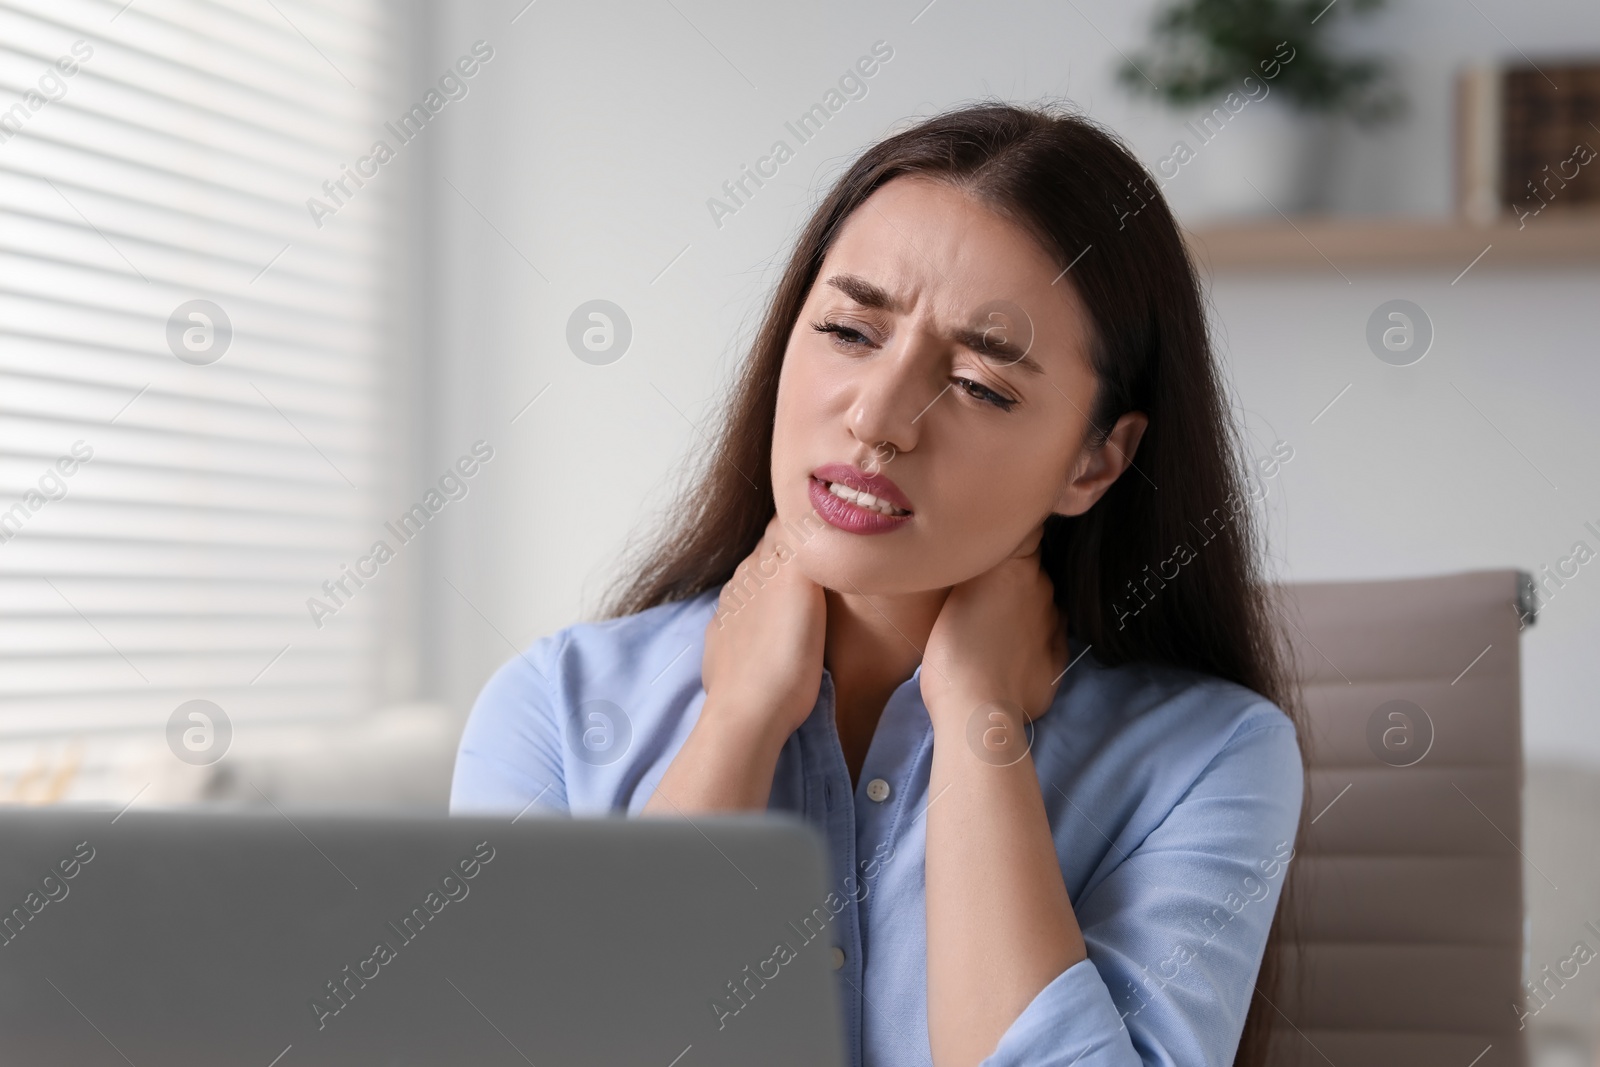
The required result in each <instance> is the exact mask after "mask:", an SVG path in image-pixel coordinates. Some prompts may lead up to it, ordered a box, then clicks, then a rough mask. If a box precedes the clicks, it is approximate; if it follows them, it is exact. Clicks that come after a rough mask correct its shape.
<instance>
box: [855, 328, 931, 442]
mask: <svg viewBox="0 0 1600 1067" xmlns="http://www.w3.org/2000/svg"><path fill="white" fill-rule="evenodd" d="M936 356H937V353H936V352H934V351H933V350H932V347H931V346H930V345H926V344H923V343H922V342H920V341H919V340H918V339H916V338H915V337H912V338H908V339H904V340H902V339H901V338H896V339H895V341H894V342H891V344H889V345H886V346H884V348H882V349H880V350H879V352H878V356H877V358H875V359H873V360H869V361H866V362H864V363H862V364H859V365H858V366H859V370H858V377H857V379H856V389H855V395H854V396H853V397H852V400H851V405H850V412H849V416H848V421H849V426H850V432H851V434H852V435H854V436H855V437H856V439H857V440H859V441H861V442H862V443H864V444H866V445H868V446H873V447H875V446H877V445H879V444H882V443H887V444H889V445H890V446H892V447H893V448H894V449H895V450H896V451H897V452H909V451H910V450H911V449H913V448H915V447H916V444H917V440H918V438H919V436H920V435H921V432H922V428H923V427H924V426H925V425H926V422H925V419H926V416H927V414H928V411H929V409H930V408H931V407H933V405H934V401H936V400H937V399H938V398H939V396H940V395H941V392H942V389H943V388H945V386H944V385H943V383H942V381H941V377H942V376H941V375H939V374H938V373H937V372H936V370H935V362H936Z"/></svg>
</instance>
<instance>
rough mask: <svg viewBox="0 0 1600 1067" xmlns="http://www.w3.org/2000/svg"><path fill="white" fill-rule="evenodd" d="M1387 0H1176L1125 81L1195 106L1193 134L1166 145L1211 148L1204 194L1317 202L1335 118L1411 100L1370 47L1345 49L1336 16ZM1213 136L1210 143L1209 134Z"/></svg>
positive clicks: (1387, 110) (1266, 204) (1396, 108)
mask: <svg viewBox="0 0 1600 1067" xmlns="http://www.w3.org/2000/svg"><path fill="white" fill-rule="evenodd" d="M1383 2H1384V0H1342V2H1340V0H1333V2H1329V0H1170V2H1168V3H1166V4H1165V5H1164V6H1162V7H1160V8H1159V9H1158V10H1157V11H1156V13H1155V15H1154V17H1153V19H1152V24H1151V39H1152V40H1151V46H1150V47H1149V48H1147V49H1145V50H1143V51H1141V52H1138V53H1135V54H1134V55H1133V56H1132V57H1129V58H1127V59H1126V60H1125V62H1124V63H1123V65H1122V67H1121V68H1120V69H1119V70H1118V72H1117V80H1118V81H1119V82H1121V83H1122V84H1123V85H1124V86H1126V87H1128V88H1130V89H1132V90H1133V91H1135V92H1137V93H1142V94H1143V95H1146V96H1154V97H1156V98H1158V99H1160V100H1161V101H1163V102H1164V103H1166V104H1168V105H1170V106H1171V107H1173V108H1174V109H1177V110H1180V111H1185V112H1191V113H1192V114H1193V118H1191V119H1190V121H1188V122H1186V123H1185V124H1184V126H1185V130H1186V131H1187V135H1186V139H1185V140H1184V141H1182V142H1180V144H1181V145H1183V146H1186V147H1187V149H1188V151H1187V152H1185V151H1182V150H1181V149H1180V146H1179V145H1175V146H1174V149H1175V152H1174V153H1173V154H1172V155H1169V156H1167V157H1164V158H1163V160H1162V163H1163V164H1164V165H1165V170H1166V171H1172V173H1165V172H1163V173H1160V174H1158V178H1159V179H1161V180H1163V181H1166V180H1170V179H1171V178H1173V177H1175V176H1176V172H1177V169H1176V168H1181V167H1182V166H1183V163H1179V164H1177V165H1176V167H1175V165H1174V164H1173V163H1171V162H1169V160H1171V159H1173V158H1174V157H1178V158H1181V159H1183V160H1184V162H1187V160H1188V159H1194V158H1199V157H1200V156H1201V155H1202V154H1203V155H1205V156H1207V157H1209V158H1208V162H1207V163H1206V164H1205V166H1204V167H1202V168H1198V169H1199V170H1201V171H1202V172H1204V173H1205V174H1206V175H1207V176H1208V177H1209V178H1210V179H1211V181H1210V182H1209V183H1208V184H1209V185H1210V190H1209V194H1210V195H1208V196H1207V197H1206V200H1207V201H1208V202H1209V203H1210V205H1211V206H1212V207H1213V208H1214V209H1217V210H1219V211H1220V212H1221V213H1225V214H1261V213H1263V212H1265V213H1267V214H1273V213H1275V210H1274V209H1276V210H1281V211H1284V212H1297V211H1306V210H1312V209H1315V208H1316V207H1318V206H1319V203H1320V201H1321V199H1322V196H1321V193H1322V190H1321V188H1320V185H1321V183H1320V181H1319V180H1318V179H1320V178H1323V177H1325V176H1326V174H1327V172H1328V166H1327V163H1328V162H1329V156H1330V153H1331V138H1332V134H1333V124H1334V122H1335V121H1337V120H1339V119H1348V120H1350V121H1352V122H1354V123H1355V124H1357V125H1359V126H1363V127H1373V126H1378V125H1381V124H1383V123H1385V122H1388V121H1391V120H1393V119H1394V118H1396V117H1398V116H1399V115H1400V114H1401V113H1403V111H1404V108H1405V100H1404V98H1403V97H1402V95H1401V94H1400V91H1399V90H1398V88H1396V86H1395V85H1394V82H1393V78H1392V71H1391V69H1390V67H1389V65H1388V64H1387V63H1386V62H1385V61H1384V60H1382V59H1379V58H1376V57H1373V56H1342V55H1340V54H1338V52H1337V50H1336V48H1335V47H1334V45H1333V44H1332V43H1331V42H1330V39H1329V38H1330V34H1331V32H1332V29H1333V27H1334V25H1335V23H1336V22H1337V21H1338V20H1340V19H1344V20H1345V21H1349V20H1350V19H1351V18H1357V17H1360V16H1362V15H1366V14H1370V13H1371V12H1372V11H1374V10H1376V9H1377V8H1380V7H1382V6H1383ZM1213 141H1215V142H1216V147H1210V146H1211V144H1212V142H1213Z"/></svg>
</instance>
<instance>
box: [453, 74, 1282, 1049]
mask: <svg viewBox="0 0 1600 1067" xmlns="http://www.w3.org/2000/svg"><path fill="white" fill-rule="evenodd" d="M1239 453H1240V448H1239V444H1238V439H1237V436H1236V431H1235V430H1234V428H1233V427H1232V425H1231V424H1230V422H1229V420H1228V418H1227V409H1226V405H1225V402H1224V396H1223V392H1222V389H1221V386H1220V384H1219V381H1218V375H1217V372H1216V368H1215V366H1214V364H1213V360H1212V355H1211V352H1210V348H1209V343H1208V340H1207V335H1206V326H1205V321H1204V316H1203V313H1202V308H1201V302H1200V297H1199V293H1198V287H1197V285H1196V281H1195V276H1194V273H1193V270H1192V268H1191V265H1190V263H1189V260H1188V258H1187V256H1186V253H1185V251H1184V247H1183V244H1182V242H1181V240H1180V238H1179V235H1178V231H1177V228H1176V226H1175V224H1174V222H1173V219H1172V216H1171V214H1170V212H1169V211H1168V209H1167V207H1166V205H1165V203H1164V202H1163V201H1162V199H1161V197H1160V196H1159V194H1158V193H1156V192H1154V185H1153V183H1151V182H1150V181H1149V179H1148V177H1147V175H1146V173H1145V171H1144V170H1143V169H1142V168H1141V167H1140V166H1139V164H1138V163H1137V161H1136V160H1135V159H1134V158H1133V157H1132V155H1131V154H1130V153H1129V152H1128V151H1127V149H1126V148H1124V147H1123V146H1122V145H1121V144H1120V142H1119V141H1117V140H1116V139H1115V138H1114V137H1113V136H1112V135H1110V134H1109V133H1107V132H1105V131H1104V130H1102V129H1100V128H1098V127H1097V126H1095V125H1094V124H1092V123H1091V122H1089V121H1087V120H1085V119H1083V118H1081V117H1078V116H1076V115H1073V114H1070V113H1061V112H1058V111H1056V110H1053V109H1044V108H1041V109H1024V108H1018V107H1012V106H1000V105H994V106H989V105H985V106H978V107H971V108H967V109H963V110H959V111H955V112H951V113H948V114H944V115H940V116H937V117H935V118H933V119H930V120H928V121H925V122H923V123H922V124H920V125H918V126H916V127H915V128H913V129H910V130H907V131H906V132H903V133H900V134H897V135H895V136H892V137H889V138H888V139H886V140H884V141H883V142H881V143H879V144H877V145H875V146H873V147H872V148H870V149H869V150H868V151H867V152H865V154H863V155H862V156H861V157H860V159H858V160H857V161H856V162H855V163H854V165H853V166H851V168H850V169H849V170H848V172H847V173H846V174H845V175H844V176H843V177H842V178H841V179H840V180H839V181H838V183H837V184H836V185H835V186H834V188H833V189H832V191H831V192H830V193H829V194H828V196H827V198H826V199H825V200H824V201H823V203H822V204H821V206H820V207H819V208H818V209H817V211H816V213H815V214H814V216H813V217H812V218H811V220H810V222H809V224H808V225H807V226H806V228H805V230H804V232H803V234H802V235H801V237H800V239H799V243H798V246H797V247H796V249H795V251H794V254H793V256H792V257H791V259H790V261H789V264H788V268H787V270H786V271H785V273H784V275H783V278H782V280H781V281H780V282H779V285H778V288H777V291H776V293H775V294H774V297H773V300H772V304H771V308H770V310H769V312H768V314H767V316H766V319H765V322H764V325H763V327H762V329H761V332H760V335H759V336H758V337H757V339H756V342H755V346H754V348H753V350H752V352H751V355H750V358H749V360H748V362H747V363H746V364H745V366H744V367H743V370H742V373H741V375H740V377H739V380H738V383H737V387H736V389H735V391H734V394H733V398H732V404H731V407H730V409H729V412H728V417H727V420H726V424H725V426H724V428H723V430H722V433H721V436H720V438H719V439H718V441H717V443H716V446H715V449H714V451H713V452H712V454H711V456H710V457H709V462H708V463H707V465H706V467H705V469H704V471H703V472H702V473H701V476H700V477H699V478H698V480H696V481H695V482H693V483H692V484H691V485H689V486H688V487H687V492H686V493H685V494H684V498H683V502H682V506H681V507H680V508H679V509H678V510H677V512H676V515H677V519H678V521H677V523H676V525H675V527H673V528H672V529H670V530H668V531H667V533H666V535H665V536H664V537H663V538H662V539H661V540H660V541H659V543H658V544H657V546H656V547H655V548H654V549H653V550H651V551H649V552H648V553H647V554H646V555H645V557H644V558H643V559H642V560H641V562H640V563H639V565H638V566H637V567H636V568H633V569H631V570H630V572H629V573H628V574H627V575H626V576H625V584H624V585H623V587H622V588H621V590H620V592H619V594H618V595H617V597H616V598H615V601H614V603H613V605H612V606H611V610H610V612H609V617H608V621H604V622H600V623H592V624H580V625H576V626H572V627H569V628H567V629H566V630H563V631H561V632H559V633H557V634H555V635H552V636H550V637H547V638H544V639H543V640H540V641H538V642H536V643H535V644H534V645H533V646H532V648H530V649H529V651H528V652H527V654H526V655H525V656H521V657H518V658H515V659H512V660H511V661H510V662H508V663H507V664H505V666H504V667H502V668H501V669H500V671H499V672H498V673H497V674H496V675H495V676H494V677H493V678H492V679H491V680H490V682H489V683H488V684H487V685H486V686H485V688H484V690H483V693H482V695H481V696H480V697H479V700H478V702H477V704H476V706H475V707H474V709H473V712H472V715H471V719H470V721H469V723H468V725H467V728H466V731H465V734H464V736H463V738H462V742H461V750H460V753H459V756H458V760H457V764H456V775H455V784H454V789H453V795H452V810H453V811H458V812H460V811H468V810H473V809H482V808H502V809H503V808H507V807H510V808H518V807H522V806H524V805H526V804H528V803H529V802H531V801H535V800H536V801H537V802H538V803H539V804H541V805H545V806H551V807H555V808H557V809H566V810H570V811H573V812H580V811H583V812H589V811H604V810H608V809H624V810H626V811H628V812H631V813H646V814H658V813H659V814H666V815H676V814H692V813H696V812H711V811H730V810H739V809H765V808H777V809H786V810H790V811H795V812H798V813H800V814H802V815H803V817H805V818H807V819H809V820H812V821H813V822H815V823H816V824H817V825H818V827H819V829H820V830H821V831H822V832H823V834H824V835H825V837H826V839H827V842H828V844H829V847H830V851H831V854H832V859H833V863H834V866H835V868H836V871H837V872H842V873H844V874H846V875H847V876H848V877H849V878H850V879H852V880H854V881H855V884H856V885H857V886H858V888H859V889H861V890H863V891H862V892H860V893H858V894H853V895H852V897H851V900H850V902H849V906H848V907H847V908H846V909H845V910H844V912H843V913H842V914H840V915H839V916H838V919H837V930H836V935H837V936H836V941H835V946H834V948H833V950H832V951H833V962H834V965H835V968H836V969H837V970H839V971H840V973H841V976H842V977H843V978H844V979H845V981H846V982H848V989H846V988H844V987H841V992H842V993H843V995H844V1004H845V1019H844V1021H845V1026H846V1034H847V1037H848V1041H849V1045H850V1048H851V1052H852V1056H853V1060H854V1063H856V1064H872V1065H888V1064H895V1065H900V1064H904V1065H908V1067H909V1065H911V1064H927V1063H930V1062H931V1063H932V1064H934V1065H935V1067H955V1065H966V1064H974V1063H978V1062H980V1061H982V1062H984V1063H987V1064H991V1065H1001V1064H1018V1065H1021V1064H1029V1065H1044V1064H1059V1065H1061V1067H1067V1065H1069V1064H1079V1065H1082V1067H1090V1065H1111V1064H1116V1065H1124V1064H1138V1063H1147V1064H1157V1063H1159V1064H1196V1065H1198V1064H1226V1063H1229V1062H1233V1061H1234V1056H1235V1052H1236V1049H1237V1050H1239V1055H1240V1062H1245V1061H1249V1062H1260V1057H1262V1056H1263V1055H1264V1051H1263V1046H1262V1044H1261V1040H1262V1039H1263V1038H1264V1034H1265V1031H1264V1029H1262V1028H1260V1024H1261V1023H1262V1022H1263V1021H1264V1020H1263V1019H1262V1018H1261V1015H1262V1013H1263V1012H1265V1011H1271V1009H1270V1008H1268V1007H1264V1006H1261V1005H1260V1002H1259V998H1255V1001H1256V1003H1257V1011H1256V1013H1255V1017H1254V1021H1253V1025H1252V1027H1251V1028H1250V1033H1249V1034H1248V1035H1246V1036H1247V1038H1248V1040H1246V1041H1245V1042H1244V1043H1243V1045H1242V1046H1241V1034H1242V1033H1243V1032H1244V1031H1245V1029H1246V1027H1245V1022H1246V1014H1247V1010H1248V1009H1250V1007H1251V1005H1252V1001H1253V990H1254V987H1255V984H1256V982H1257V980H1258V977H1260V978H1263V979H1265V978H1267V977H1269V976H1270V975H1269V973H1268V970H1267V969H1264V968H1262V959H1263V952H1264V948H1265V945H1266V942H1267V940H1268V933H1269V929H1270V928H1271V926H1272V920H1273V916H1274V914H1275V911H1276V908H1277V904H1278V899H1279V896H1280V893H1281V889H1282V883H1283V878H1284V874H1285V870H1286V867H1287V863H1288V859H1289V857H1290V856H1291V855H1292V854H1293V847H1294V840H1295V835H1296V827H1297V823H1298V820H1299V815H1300V810H1301V800H1302V790H1303V771H1302V758H1301V754H1300V750H1299V746H1298V734H1297V731H1296V729H1295V725H1294V721H1293V719H1292V718H1291V712H1292V711H1293V701H1292V697H1291V688H1290V686H1289V684H1288V683H1287V680H1286V676H1285V673H1284V668H1283V665H1282V664H1281V661H1280V658H1279V657H1280V649H1279V646H1278V645H1277V644H1276V642H1275V639H1274V631H1273V629H1272V622H1271V619H1270V617H1269V616H1270V611H1269V605H1268V604H1267V603H1266V601H1265V599H1264V594H1263V587H1262V585H1261V584H1260V575H1259V572H1258V564H1257V558H1256V549H1257V545H1256V541H1255V538H1254V536H1253V534H1252V526H1251V521H1250V520H1251V516H1250V512H1249V508H1248V497H1249V496H1253V495H1259V494H1258V493H1257V494H1252V493H1250V491H1249V490H1248V489H1247V487H1246V479H1245V478H1244V477H1243V470H1242V468H1243V464H1242V463H1241V456H1240V454H1239ZM592 701H604V702H609V703H601V704H595V703H589V702H592ZM586 704H587V708H588V710H587V711H584V710H582V709H583V708H584V706H585V705H586ZM595 708H602V709H607V710H606V712H605V714H602V715H600V716H599V717H595V716H594V714H593V709H595ZM580 714H581V715H582V718H580ZM595 724H598V726H597V727H596V729H597V730H598V733H597V734H594V735H593V736H591V737H590V738H589V740H590V741H591V742H594V737H599V738H600V740H599V741H598V742H597V744H598V748H596V747H595V743H591V744H590V745H589V747H585V744H584V743H582V742H577V743H575V742H574V740H573V739H574V738H575V737H581V736H584V730H585V727H587V726H591V725H595ZM608 729H609V730H611V731H612V732H611V733H610V734H607V733H606V731H607V730H608ZM624 735H625V738H626V740H619V738H622V737H623V736H624ZM847 884H848V883H847ZM868 888H870V892H866V891H865V890H866V889H868ZM1258 969H1259V970H1260V972H1261V973H1260V974H1259V975H1258Z"/></svg>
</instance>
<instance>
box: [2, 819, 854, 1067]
mask: <svg viewBox="0 0 1600 1067" xmlns="http://www.w3.org/2000/svg"><path fill="white" fill-rule="evenodd" d="M827 871H828V868H827V857H826V854H825V852H824V851H823V846H822V841H821V838H820V837H819V836H818V835H817V834H816V832H815V831H814V830H813V829H812V828H810V827H809V826H807V825H805V824H804V823H802V822H801V821H799V820H798V819H795V818H793V817H789V816H779V815H762V816H757V815H750V816H718V817H706V818H698V817H697V818H695V819H694V821H693V823H692V824H691V823H689V822H686V821H679V820H670V821H669V820H661V819H623V818H620V817H612V818H581V819H571V820H569V819H541V818H534V817H523V818H520V819H518V820H516V821H513V820H512V819H510V818H504V819H489V818H455V819H447V818H444V817H436V818H422V817H398V816H369V815H360V816H354V815H327V814H322V815H312V814H299V813H295V812H288V813H287V814H284V813H276V812H274V813H268V814H231V813H226V814H225V813H214V812H213V813H201V812H193V811H188V812H183V811H147V812H138V811H130V812H127V813H125V814H122V815H120V816H119V815H118V814H117V813H116V812H115V811H100V810H89V811H85V810H77V811H71V810H38V809H34V810H26V809H20V810H19V809H12V810H10V811H6V812H4V813H0V1063H7V1064H11V1063H15V1064H30V1065H32V1064H41V1065H42V1064H73V1065H86V1064H108V1065H110V1064H131V1065H133V1067H191V1065H194V1067H198V1065H201V1064H204V1065H206V1067H219V1065H231V1064H241V1065H249V1067H311V1065H333V1064H337V1065H340V1067H355V1065H363V1064H371V1065H373V1067H408V1065H424V1064H426V1065H441V1067H455V1065H461V1064H473V1065H475V1067H499V1065H504V1067H525V1065H529V1064H531V1065H534V1067H555V1065H573V1064H605V1065H607V1067H612V1065H618V1064H637V1065H640V1067H706V1065H711V1064H740V1065H747V1064H753V1063H760V1064H806V1065H808V1067H815V1065H819V1064H821V1065H829V1064H833V1065H837V1064H842V1063H843V1062H844V1059H843V1053H844V1046H843V1040H842V1038H841V1032H840V1026H839V1003H838V996H839V994H838V992H837V989H836V986H835V982H836V979H835V977H834V974H833V971H832V969H831V967H830V960H829V952H828V949H829V945H830V942H829V939H828V937H827V935H826V933H825V932H824V933H820V934H817V933H815V932H814V928H815V926H816V925H817V924H816V923H815V922H813V923H810V924H808V923H806V922H805V920H806V919H807V918H808V917H811V916H812V915H814V914H815V912H816V910H817V909H818V908H819V907H821V908H822V914H823V915H827V914H828V912H827V909H826V908H825V907H822V904H823V900H824V898H825V897H826V896H827V887H826V884H825V883H826V881H827V877H828V873H827ZM808 933H810V934H813V936H812V937H811V938H810V939H808V938H807V936H806V935H807V934H808ZM779 946H787V951H785V950H783V949H780V947H779Z"/></svg>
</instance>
